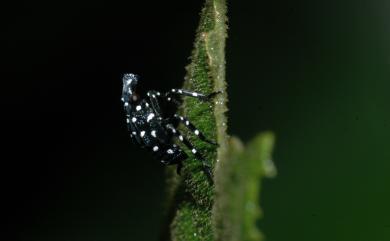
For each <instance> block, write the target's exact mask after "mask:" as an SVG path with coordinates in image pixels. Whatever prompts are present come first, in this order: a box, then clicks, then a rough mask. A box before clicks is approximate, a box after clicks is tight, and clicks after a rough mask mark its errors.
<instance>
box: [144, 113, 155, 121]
mask: <svg viewBox="0 0 390 241" xmlns="http://www.w3.org/2000/svg"><path fill="white" fill-rule="evenodd" d="M153 118H154V114H153V113H150V114H149V115H148V117H147V119H146V121H147V122H149V121H150V120H151V119H153Z"/></svg>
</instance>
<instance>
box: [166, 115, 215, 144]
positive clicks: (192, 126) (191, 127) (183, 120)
mask: <svg viewBox="0 0 390 241" xmlns="http://www.w3.org/2000/svg"><path fill="white" fill-rule="evenodd" d="M173 117H174V118H175V119H177V120H179V121H180V122H182V123H183V124H184V125H185V126H186V127H187V128H188V129H189V130H190V131H192V132H193V133H194V134H195V135H196V136H197V137H199V139H201V140H202V141H204V142H207V143H209V144H213V145H218V144H217V143H216V142H215V141H211V140H209V139H207V138H206V137H205V136H204V135H203V133H202V132H200V131H199V130H198V129H197V128H196V127H195V126H194V124H192V123H191V122H190V121H189V120H188V119H187V118H185V117H183V116H180V115H177V114H175V115H174V116H173Z"/></svg>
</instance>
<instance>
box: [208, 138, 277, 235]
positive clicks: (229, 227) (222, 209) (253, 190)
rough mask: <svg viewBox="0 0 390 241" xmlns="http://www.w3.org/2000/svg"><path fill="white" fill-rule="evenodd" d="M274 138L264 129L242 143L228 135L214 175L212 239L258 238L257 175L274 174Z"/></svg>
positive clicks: (268, 175)
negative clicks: (225, 150)
mask: <svg viewBox="0 0 390 241" xmlns="http://www.w3.org/2000/svg"><path fill="white" fill-rule="evenodd" d="M274 139H275V138H274V135H273V134H272V133H271V132H266V133H263V134H259V135H258V136H256V137H255V138H254V139H253V140H252V141H250V142H249V144H248V145H247V146H246V147H244V146H243V144H242V143H241V141H240V140H239V139H238V138H234V137H233V138H231V140H230V148H229V155H228V158H226V159H224V160H223V162H222V161H221V162H220V165H221V167H220V171H219V172H218V173H217V175H216V177H215V179H216V180H215V181H216V183H215V184H216V194H215V199H214V200H215V204H214V210H213V211H214V212H213V214H214V215H213V216H214V226H215V240H221V241H222V240H223V241H259V240H262V235H261V233H260V231H259V230H258V228H257V226H256V221H257V220H258V219H259V218H260V216H261V210H260V207H259V203H260V201H259V197H260V189H261V179H262V178H263V177H273V176H275V175H276V169H275V167H274V165H273V163H272V159H271V154H272V149H273V145H274Z"/></svg>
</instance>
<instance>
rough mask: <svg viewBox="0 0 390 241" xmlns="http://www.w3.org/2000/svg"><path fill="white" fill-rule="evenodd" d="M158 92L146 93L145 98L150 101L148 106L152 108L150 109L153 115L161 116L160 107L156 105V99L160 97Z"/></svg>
mask: <svg viewBox="0 0 390 241" xmlns="http://www.w3.org/2000/svg"><path fill="white" fill-rule="evenodd" d="M160 95H161V94H160V92H158V91H154V90H151V91H148V93H147V96H148V97H149V100H150V105H151V106H152V109H153V110H154V112H155V113H157V114H159V115H161V109H160V105H159V104H158V97H159V96H160Z"/></svg>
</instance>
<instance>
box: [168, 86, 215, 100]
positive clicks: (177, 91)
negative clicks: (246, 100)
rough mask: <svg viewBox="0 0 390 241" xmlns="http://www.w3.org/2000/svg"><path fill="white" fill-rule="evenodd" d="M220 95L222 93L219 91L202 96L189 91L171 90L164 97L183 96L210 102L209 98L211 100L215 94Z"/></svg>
mask: <svg viewBox="0 0 390 241" xmlns="http://www.w3.org/2000/svg"><path fill="white" fill-rule="evenodd" d="M220 93H222V92H221V91H217V92H213V93H211V94H208V95H206V94H203V93H199V92H195V91H190V90H183V89H171V90H170V91H169V92H168V93H167V94H166V95H167V96H169V95H184V96H190V97H194V98H197V99H200V100H203V101H207V100H210V99H211V98H213V97H214V96H216V95H217V94H220ZM168 98H169V97H168ZM168 101H169V100H168Z"/></svg>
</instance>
